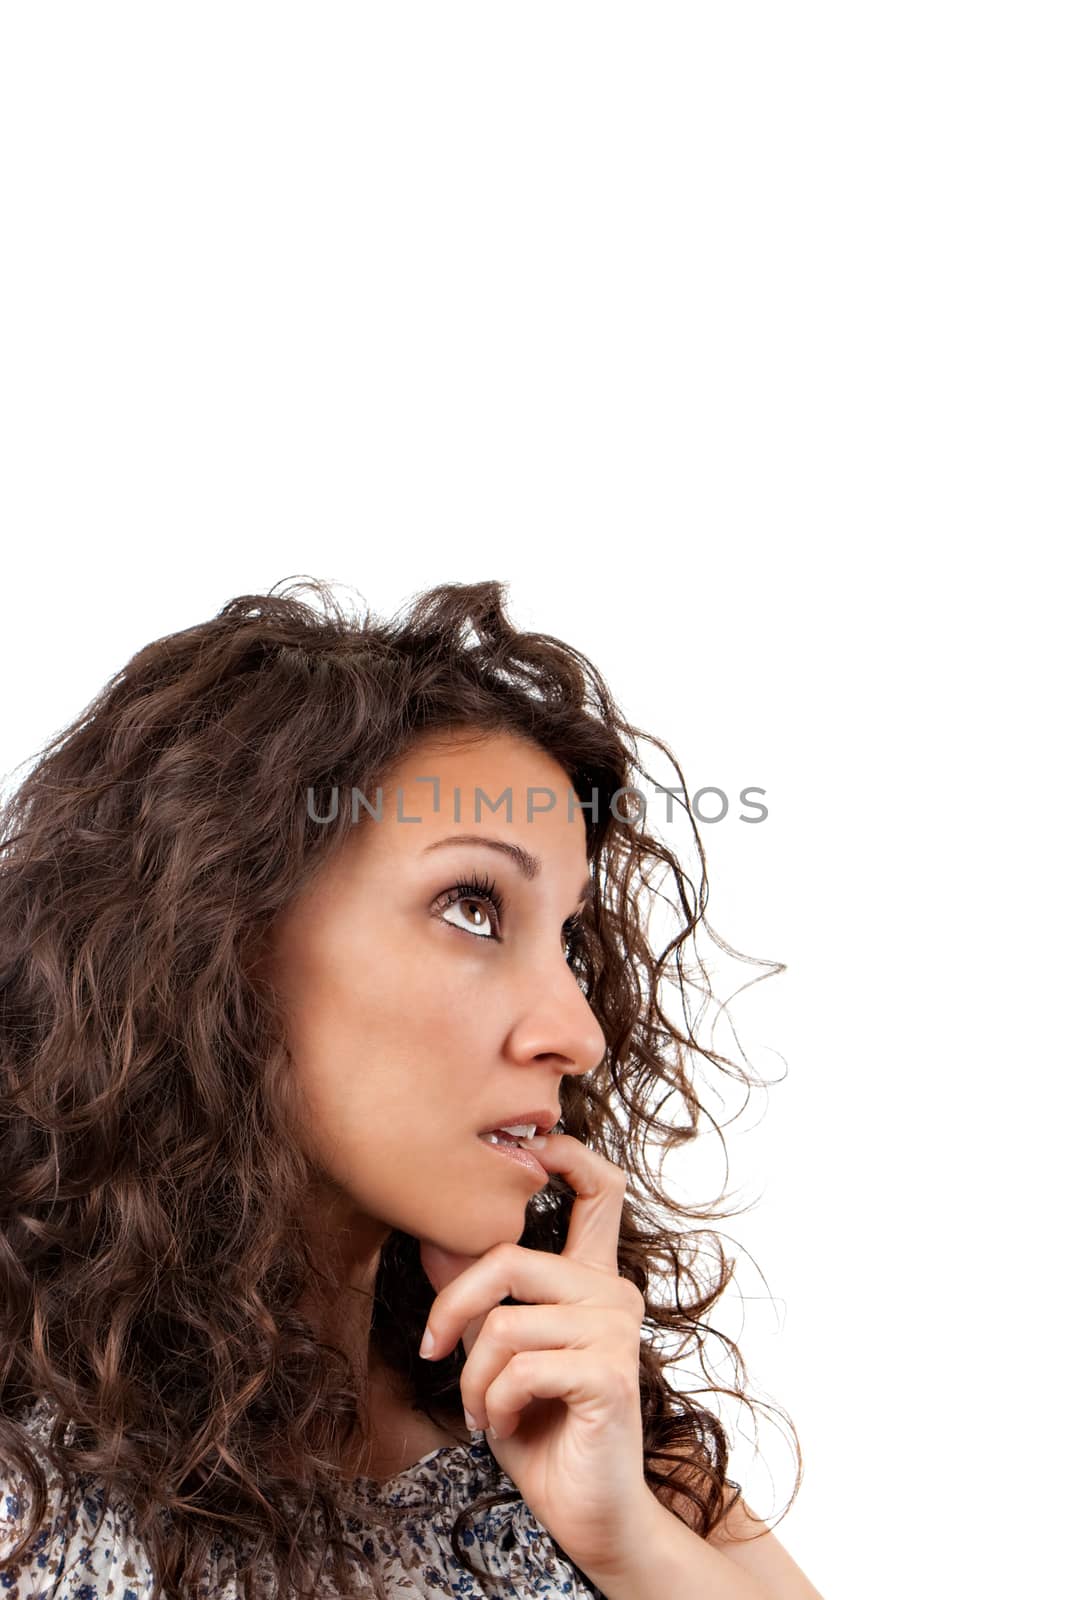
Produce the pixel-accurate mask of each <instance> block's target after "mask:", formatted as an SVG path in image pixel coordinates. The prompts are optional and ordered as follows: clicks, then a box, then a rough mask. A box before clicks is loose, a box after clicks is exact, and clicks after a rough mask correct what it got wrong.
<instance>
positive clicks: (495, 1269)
mask: <svg viewBox="0 0 1067 1600" xmlns="http://www.w3.org/2000/svg"><path fill="white" fill-rule="evenodd" d="M523 1142H524V1143H525V1144H531V1141H523ZM542 1143H543V1146H544V1148H540V1147H538V1146H535V1147H534V1148H535V1152H536V1155H537V1159H538V1160H539V1161H540V1162H541V1164H542V1166H544V1167H545V1169H546V1171H548V1172H561V1173H562V1174H563V1175H564V1177H565V1178H566V1179H567V1182H568V1183H569V1184H570V1185H571V1187H572V1188H573V1189H574V1190H575V1192H576V1195H577V1199H576V1200H575V1202H574V1206H573V1209H572V1212H571V1218H570V1226H569V1228H568V1231H567V1241H566V1244H565V1245H564V1247H563V1250H562V1253H561V1254H559V1255H555V1254H554V1253H552V1252H549V1251H545V1250H527V1249H525V1248H523V1246H521V1245H518V1244H510V1243H502V1244H498V1245H494V1246H493V1248H492V1249H491V1250H487V1251H486V1253H485V1254H484V1255H483V1256H479V1257H472V1256H464V1255H457V1254H455V1253H454V1252H451V1251H446V1250H443V1249H441V1248H440V1247H439V1246H437V1245H434V1244H431V1243H430V1242H429V1241H428V1240H425V1239H424V1240H423V1241H422V1244H421V1249H420V1256H421V1259H422V1264H423V1267H424V1268H425V1270H426V1274H427V1276H428V1277H429V1279H430V1282H431V1283H432V1284H433V1286H434V1288H435V1289H436V1290H438V1295H437V1298H436V1300H435V1301H434V1303H433V1305H432V1306H431V1308H430V1314H429V1317H428V1319H427V1324H426V1325H427V1328H428V1329H429V1330H430V1331H431V1332H432V1334H433V1336H434V1348H433V1352H432V1356H431V1357H430V1359H433V1360H438V1359H440V1358H441V1357H442V1356H446V1355H448V1354H449V1353H450V1352H451V1351H452V1350H453V1349H454V1348H455V1345H456V1341H457V1340H458V1339H459V1338H460V1337H462V1339H463V1346H464V1349H465V1350H466V1352H467V1359H466V1363H465V1365H464V1368H463V1374H462V1377H461V1379H460V1389H461V1391H462V1395H463V1403H464V1406H465V1407H466V1410H467V1411H468V1413H470V1415H471V1416H472V1417H473V1418H474V1423H473V1426H475V1427H485V1428H486V1430H487V1439H488V1442H489V1446H490V1448H491V1450H492V1451H493V1454H494V1455H495V1457H496V1459H497V1460H498V1461H499V1463H500V1465H501V1466H502V1467H503V1469H504V1471H505V1472H506V1473H507V1474H508V1476H509V1477H510V1478H511V1479H512V1481H513V1482H514V1483H515V1485H516V1487H517V1488H518V1489H519V1490H520V1491H521V1493H522V1496H523V1499H524V1500H525V1501H526V1504H527V1505H528V1506H529V1507H530V1510H531V1511H532V1512H533V1514H534V1516H535V1517H536V1518H537V1519H538V1521H539V1522H541V1523H542V1525H543V1526H544V1527H545V1528H547V1529H548V1531H549V1533H550V1534H551V1535H552V1536H553V1538H554V1539H555V1540H556V1542H557V1543H558V1544H559V1545H561V1546H562V1548H563V1549H564V1550H565V1551H566V1552H567V1554H568V1555H569V1556H570V1557H571V1559H572V1560H573V1561H575V1562H577V1563H578V1565H579V1566H582V1567H586V1566H589V1567H597V1568H601V1569H603V1568H605V1567H607V1566H608V1565H610V1564H611V1563H612V1562H614V1561H616V1560H617V1559H618V1557H619V1552H620V1550H621V1549H622V1548H623V1547H624V1546H626V1545H627V1544H629V1543H631V1542H632V1541H633V1538H634V1536H635V1531H636V1530H637V1529H639V1528H640V1527H643V1526H644V1525H645V1524H646V1523H647V1521H648V1519H649V1513H650V1510H651V1509H652V1507H651V1506H650V1502H651V1501H653V1500H654V1496H653V1495H652V1491H651V1489H650V1488H649V1486H648V1484H647V1483H646V1481H645V1475H644V1452H643V1448H642V1446H643V1431H642V1421H641V1394H640V1385H639V1381H638V1373H639V1365H638V1356H639V1350H640V1342H641V1325H642V1322H643V1320H644V1313H645V1302H644V1297H643V1295H642V1294H641V1292H640V1290H639V1289H637V1287H636V1286H635V1285H634V1284H632V1283H630V1282H629V1281H628V1280H627V1279H625V1278H620V1276H619V1271H618V1248H619V1224H620V1222H621V1220H622V1202H623V1196H624V1194H625V1192H626V1175H625V1173H624V1172H623V1171H622V1169H621V1168H619V1167H616V1166H614V1165H613V1164H612V1163H611V1162H610V1161H608V1160H607V1159H606V1158H605V1157H604V1156H601V1155H597V1154H595V1153H594V1152H593V1151H592V1150H590V1149H588V1147H587V1146H586V1145H584V1144H582V1143H581V1141H580V1140H578V1139H575V1138H572V1137H571V1135H569V1134H553V1135H549V1136H547V1137H546V1138H544V1139H543V1140H542ZM506 1295H510V1296H512V1297H513V1298H514V1299H516V1300H523V1301H526V1302H528V1303H527V1304H524V1305H517V1306H504V1305H501V1304H500V1301H501V1300H502V1299H503V1298H504V1297H505V1296H506ZM489 1428H495V1430H496V1437H495V1438H493V1437H492V1436H491V1435H490V1434H489V1433H488V1429H489Z"/></svg>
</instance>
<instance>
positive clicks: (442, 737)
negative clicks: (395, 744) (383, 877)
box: [354, 730, 585, 870]
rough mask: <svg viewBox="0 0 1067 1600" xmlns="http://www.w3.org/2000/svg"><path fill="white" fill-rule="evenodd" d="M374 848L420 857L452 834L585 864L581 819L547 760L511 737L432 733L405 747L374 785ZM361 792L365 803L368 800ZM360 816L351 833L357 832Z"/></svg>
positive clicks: (559, 771) (560, 774)
mask: <svg viewBox="0 0 1067 1600" xmlns="http://www.w3.org/2000/svg"><path fill="white" fill-rule="evenodd" d="M381 790H382V817H381V822H380V823H379V822H372V823H371V827H370V831H371V832H372V833H374V834H376V835H378V838H377V840H376V847H377V849H387V850H389V851H390V852H391V853H392V852H395V851H396V850H403V851H404V852H405V853H408V854H415V853H420V852H422V851H423V850H425V849H426V847H427V846H429V845H431V844H435V843H436V842H437V841H439V840H442V839H445V838H448V837H450V836H455V835H460V834H462V835H464V836H469V835H478V834H485V835H486V836H493V837H496V838H507V839H511V840H513V841H514V842H516V843H521V844H522V845H523V846H524V847H525V848H527V849H528V850H530V851H532V852H535V853H536V854H537V855H539V856H543V857H546V858H551V859H557V860H558V859H561V858H563V859H565V861H566V864H567V866H568V868H569V869H571V870H573V866H574V863H575V861H577V862H578V863H584V861H585V820H584V816H585V814H584V813H583V812H582V810H581V809H580V807H579V806H578V804H577V801H578V796H577V794H576V793H575V790H574V786H573V784H572V783H571V781H570V778H569V777H568V776H567V773H566V772H565V770H564V769H563V767H561V766H560V764H559V762H558V761H557V760H556V759H555V757H554V756H551V755H549V754H548V753H547V751H545V750H542V749H541V748H540V747H539V746H537V745H535V744H533V743H532V742H531V741H529V740H527V739H524V738H521V737H520V736H519V735H517V734H511V733H490V734H487V733H483V732H481V731H477V732H472V731H471V730H459V731H456V732H448V733H444V734H442V733H434V734H432V735H427V736H426V737H424V738H422V739H420V740H419V741H418V742H417V743H416V744H414V745H412V747H411V748H410V750H408V751H407V752H406V754H405V755H404V756H403V758H402V759H401V760H400V761H398V762H397V763H396V764H395V765H394V767H393V768H392V769H391V770H390V772H389V774H388V775H387V777H385V778H384V779H383V780H382V784H381ZM376 798H377V796H376V793H374V792H372V793H369V794H368V796H367V799H368V801H370V802H371V803H374V802H375V801H376ZM366 821H367V815H366V813H365V812H364V813H363V814H362V816H361V819H360V822H359V823H358V824H357V825H356V827H355V829H354V831H355V832H357V833H360V832H362V831H363V827H364V824H365V822H366Z"/></svg>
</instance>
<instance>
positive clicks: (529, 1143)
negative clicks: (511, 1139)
mask: <svg viewBox="0 0 1067 1600" xmlns="http://www.w3.org/2000/svg"><path fill="white" fill-rule="evenodd" d="M518 1143H519V1144H521V1145H522V1146H524V1148H525V1149H527V1150H543V1149H544V1148H545V1145H546V1144H547V1143H548V1140H547V1139H546V1138H545V1136H544V1134H543V1133H531V1134H530V1135H529V1137H528V1138H524V1139H519V1140H518Z"/></svg>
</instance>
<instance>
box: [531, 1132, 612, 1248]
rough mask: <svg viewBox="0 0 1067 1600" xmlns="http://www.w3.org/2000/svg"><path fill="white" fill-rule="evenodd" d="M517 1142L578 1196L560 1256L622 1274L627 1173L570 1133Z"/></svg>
mask: <svg viewBox="0 0 1067 1600" xmlns="http://www.w3.org/2000/svg"><path fill="white" fill-rule="evenodd" d="M518 1142H519V1144H521V1145H522V1146H523V1147H524V1148H525V1149H527V1150H532V1151H533V1152H534V1153H535V1155H536V1156H537V1159H538V1161H539V1162H540V1163H541V1165H542V1166H543V1167H544V1169H545V1171H546V1172H558V1173H561V1174H562V1176H563V1177H564V1178H566V1180H567V1182H568V1183H569V1184H570V1186H571V1188H572V1189H573V1190H574V1192H575V1196H576V1199H575V1202H574V1207H573V1209H572V1211H571V1219H570V1226H569V1227H568V1229H567V1242H566V1244H565V1245H564V1246H563V1249H562V1250H561V1251H560V1255H563V1256H569V1257H570V1258H571V1260H573V1261H581V1262H584V1263H585V1264H586V1265H587V1266H591V1267H606V1268H607V1269H608V1270H609V1271H610V1272H616V1273H617V1272H618V1270H619V1228H620V1226H621V1225H622V1203H623V1200H624V1199H625V1198H626V1174H625V1172H624V1171H623V1170H622V1168H621V1167H617V1166H616V1165H615V1163H614V1162H613V1161H609V1160H608V1159H607V1157H606V1156H602V1155H600V1154H598V1152H597V1151H595V1150H590V1148H589V1146H588V1145H587V1144H583V1143H582V1141H581V1140H580V1139H575V1138H574V1136H573V1135H572V1134H569V1133H548V1134H544V1133H542V1134H537V1135H535V1136H534V1137H533V1138H531V1139H520V1140H519V1141H518Z"/></svg>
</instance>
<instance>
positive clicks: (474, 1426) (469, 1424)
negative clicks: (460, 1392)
mask: <svg viewBox="0 0 1067 1600" xmlns="http://www.w3.org/2000/svg"><path fill="white" fill-rule="evenodd" d="M463 1416H464V1418H465V1420H466V1423H467V1427H468V1428H469V1429H470V1431H471V1432H472V1433H475V1432H476V1431H477V1428H478V1424H477V1423H476V1422H475V1420H474V1418H473V1417H472V1416H471V1414H470V1412H469V1411H468V1410H467V1408H466V1406H464V1407H463Z"/></svg>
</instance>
